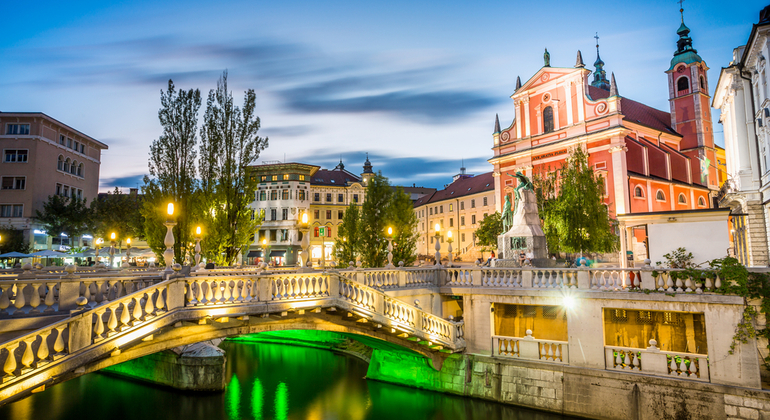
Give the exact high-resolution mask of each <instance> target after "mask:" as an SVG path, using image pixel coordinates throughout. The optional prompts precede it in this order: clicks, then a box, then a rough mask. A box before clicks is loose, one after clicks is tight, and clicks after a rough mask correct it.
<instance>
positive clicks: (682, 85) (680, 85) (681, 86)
mask: <svg viewBox="0 0 770 420" xmlns="http://www.w3.org/2000/svg"><path fill="white" fill-rule="evenodd" d="M688 89H690V81H689V80H687V78H686V77H680V78H679V80H677V81H676V90H677V91H679V92H681V91H683V90H688Z"/></svg>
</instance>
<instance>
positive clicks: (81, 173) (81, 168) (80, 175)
mask: <svg viewBox="0 0 770 420" xmlns="http://www.w3.org/2000/svg"><path fill="white" fill-rule="evenodd" d="M78 176H79V177H81V178H82V177H83V163H82V162H81V163H80V165H78Z"/></svg>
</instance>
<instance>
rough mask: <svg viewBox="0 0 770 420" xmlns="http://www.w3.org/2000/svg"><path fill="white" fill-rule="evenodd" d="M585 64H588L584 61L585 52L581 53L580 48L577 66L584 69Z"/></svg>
mask: <svg viewBox="0 0 770 420" xmlns="http://www.w3.org/2000/svg"><path fill="white" fill-rule="evenodd" d="M585 66H586V65H585V63H583V53H581V52H580V50H578V53H577V60H575V68H578V69H582V68H584V67H585Z"/></svg>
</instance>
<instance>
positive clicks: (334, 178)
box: [310, 169, 361, 186]
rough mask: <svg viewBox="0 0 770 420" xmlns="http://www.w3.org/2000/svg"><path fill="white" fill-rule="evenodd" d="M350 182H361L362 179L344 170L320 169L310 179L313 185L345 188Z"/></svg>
mask: <svg viewBox="0 0 770 420" xmlns="http://www.w3.org/2000/svg"><path fill="white" fill-rule="evenodd" d="M349 182H361V178H359V177H357V176H355V175H353V174H351V173H350V172H348V171H346V170H344V169H342V170H340V169H331V170H330V169H319V170H318V172H316V173H315V174H314V175H313V176H312V177H310V184H311V185H340V186H345V185H347V184H348V183H349Z"/></svg>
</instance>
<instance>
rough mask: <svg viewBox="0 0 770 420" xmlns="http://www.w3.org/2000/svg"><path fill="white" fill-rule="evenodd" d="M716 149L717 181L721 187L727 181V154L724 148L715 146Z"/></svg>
mask: <svg viewBox="0 0 770 420" xmlns="http://www.w3.org/2000/svg"><path fill="white" fill-rule="evenodd" d="M714 148H715V149H716V151H717V164H716V167H717V179H718V180H719V186H720V187H721V186H722V185H724V183H725V181H727V154H726V153H725V148H724V147H721V146H719V145H715V146H714Z"/></svg>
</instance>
